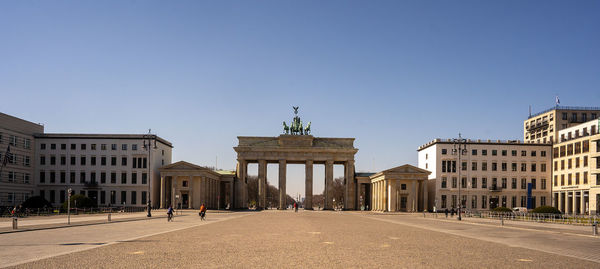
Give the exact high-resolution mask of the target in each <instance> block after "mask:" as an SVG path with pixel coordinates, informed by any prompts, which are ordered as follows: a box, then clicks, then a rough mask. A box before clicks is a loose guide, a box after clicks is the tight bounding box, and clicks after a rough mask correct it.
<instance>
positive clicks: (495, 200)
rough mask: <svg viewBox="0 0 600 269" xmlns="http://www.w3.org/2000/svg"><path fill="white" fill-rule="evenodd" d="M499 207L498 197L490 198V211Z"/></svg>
mask: <svg viewBox="0 0 600 269" xmlns="http://www.w3.org/2000/svg"><path fill="white" fill-rule="evenodd" d="M496 207H498V197H490V209H494V208H496Z"/></svg>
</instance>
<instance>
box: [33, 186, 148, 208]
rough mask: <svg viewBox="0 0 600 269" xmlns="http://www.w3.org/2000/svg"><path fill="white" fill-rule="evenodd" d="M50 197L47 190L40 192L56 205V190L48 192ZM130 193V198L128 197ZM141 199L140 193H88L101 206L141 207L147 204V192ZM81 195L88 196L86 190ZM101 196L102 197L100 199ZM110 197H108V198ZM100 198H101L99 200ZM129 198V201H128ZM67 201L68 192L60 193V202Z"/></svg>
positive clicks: (61, 191) (144, 192)
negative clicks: (139, 197)
mask: <svg viewBox="0 0 600 269" xmlns="http://www.w3.org/2000/svg"><path fill="white" fill-rule="evenodd" d="M47 192H48V195H46V190H40V196H41V197H43V198H44V199H46V200H48V201H49V202H50V203H53V204H54V203H56V201H57V199H56V198H57V197H56V190H48V191H47ZM117 193H120V199H119V200H117ZM127 193H129V197H128V195H127ZM140 193H141V199H140V201H138V195H137V194H138V191H87V196H88V197H89V198H91V199H92V200H93V201H95V202H96V203H98V204H100V205H113V206H117V205H124V204H128V203H129V204H132V205H137V204H138V202H139V204H140V205H144V204H146V197H147V192H146V191H141V192H140ZM79 194H81V195H86V191H85V190H80V192H79ZM98 196H100V197H98ZM107 196H108V197H107ZM98 198H100V199H99V200H98ZM128 198H129V199H128ZM66 200H67V192H66V191H65V190H60V191H59V196H58V202H59V203H64V202H65V201H66Z"/></svg>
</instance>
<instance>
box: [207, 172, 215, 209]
mask: <svg viewBox="0 0 600 269" xmlns="http://www.w3.org/2000/svg"><path fill="white" fill-rule="evenodd" d="M206 191H207V193H206V194H207V197H206V200H207V201H208V203H207V204H206V206H207V207H210V208H213V204H212V203H213V202H212V179H210V178H207V179H206Z"/></svg>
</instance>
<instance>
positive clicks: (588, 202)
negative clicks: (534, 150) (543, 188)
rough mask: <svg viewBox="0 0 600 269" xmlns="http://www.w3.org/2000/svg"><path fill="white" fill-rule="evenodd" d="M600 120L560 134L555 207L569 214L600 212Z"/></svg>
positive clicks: (556, 148)
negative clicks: (599, 130)
mask: <svg viewBox="0 0 600 269" xmlns="http://www.w3.org/2000/svg"><path fill="white" fill-rule="evenodd" d="M599 126H600V120H598V119H594V120H591V121H588V122H585V123H582V124H579V125H576V126H574V127H570V128H566V129H563V130H561V131H559V133H558V136H559V141H558V143H557V144H554V149H553V183H552V184H553V198H554V199H553V206H554V207H556V208H558V209H559V210H560V211H561V212H563V213H566V214H581V215H583V214H591V215H595V214H597V213H598V212H600V204H599V202H600V177H599V174H600V145H599V144H600V134H599V133H598V128H599Z"/></svg>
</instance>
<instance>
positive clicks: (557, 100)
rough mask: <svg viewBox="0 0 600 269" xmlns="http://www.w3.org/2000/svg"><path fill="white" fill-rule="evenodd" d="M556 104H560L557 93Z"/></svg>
mask: <svg viewBox="0 0 600 269" xmlns="http://www.w3.org/2000/svg"><path fill="white" fill-rule="evenodd" d="M556 105H560V99H558V95H557V96H556Z"/></svg>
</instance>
